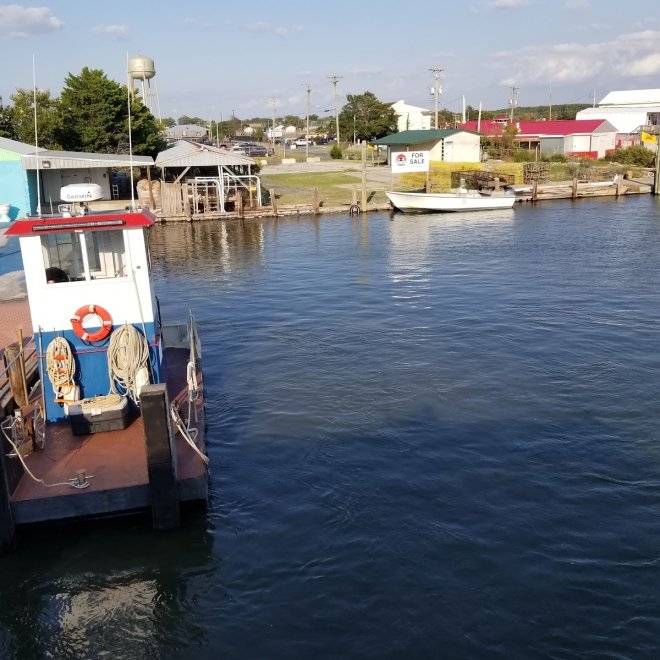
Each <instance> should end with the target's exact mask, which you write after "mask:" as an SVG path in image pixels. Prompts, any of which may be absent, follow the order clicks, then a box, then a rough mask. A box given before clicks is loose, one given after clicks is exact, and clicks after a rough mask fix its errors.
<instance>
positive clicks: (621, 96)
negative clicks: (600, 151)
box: [575, 89, 660, 135]
mask: <svg viewBox="0 0 660 660" xmlns="http://www.w3.org/2000/svg"><path fill="white" fill-rule="evenodd" d="M575 118H576V119H606V120H607V121H609V122H610V124H612V125H613V126H614V127H615V128H616V130H617V133H618V134H620V135H621V134H630V133H638V132H639V129H640V127H641V126H657V125H659V124H660V89H631V90H627V91H619V92H610V93H609V94H607V95H606V96H605V97H604V98H603V99H602V100H601V101H600V103H599V104H598V105H597V106H595V107H593V108H586V109H584V110H580V111H579V112H578V113H577V115H576V116H575Z"/></svg>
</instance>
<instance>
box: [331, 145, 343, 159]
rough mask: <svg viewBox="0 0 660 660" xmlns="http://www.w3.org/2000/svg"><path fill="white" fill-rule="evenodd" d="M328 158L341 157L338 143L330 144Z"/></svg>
mask: <svg viewBox="0 0 660 660" xmlns="http://www.w3.org/2000/svg"><path fill="white" fill-rule="evenodd" d="M330 158H332V159H333V160H340V159H341V149H340V148H339V145H338V144H334V145H333V146H332V149H330Z"/></svg>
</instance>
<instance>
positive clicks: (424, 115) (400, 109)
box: [391, 100, 431, 131]
mask: <svg viewBox="0 0 660 660" xmlns="http://www.w3.org/2000/svg"><path fill="white" fill-rule="evenodd" d="M391 107H392V110H394V112H396V116H397V130H398V131H420V130H422V131H423V130H427V131H428V130H430V129H431V113H430V112H429V111H428V110H426V109H425V108H420V107H418V106H416V105H408V104H407V103H406V102H405V101H403V100H400V101H397V102H396V103H392V106H391Z"/></svg>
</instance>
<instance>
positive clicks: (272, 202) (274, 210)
mask: <svg viewBox="0 0 660 660" xmlns="http://www.w3.org/2000/svg"><path fill="white" fill-rule="evenodd" d="M270 204H271V206H272V207H273V215H274V216H275V217H277V204H276V203H275V188H271V189H270Z"/></svg>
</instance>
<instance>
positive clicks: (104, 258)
mask: <svg viewBox="0 0 660 660" xmlns="http://www.w3.org/2000/svg"><path fill="white" fill-rule="evenodd" d="M41 249H42V253H43V258H44V267H45V269H46V280H47V282H48V283H49V284H50V283H55V282H78V281H83V280H90V279H91V280H97V279H108V278H113V277H126V275H127V260H126V246H125V244H124V232H122V231H92V232H87V233H85V234H83V233H80V232H71V233H68V232H67V233H64V232H62V233H57V234H45V235H43V236H42V237H41Z"/></svg>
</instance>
